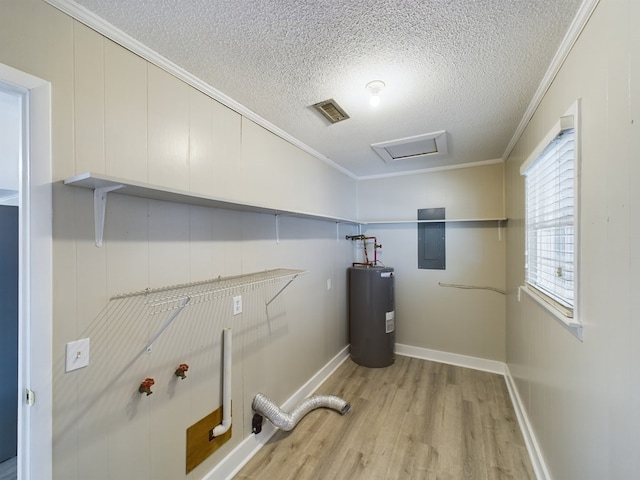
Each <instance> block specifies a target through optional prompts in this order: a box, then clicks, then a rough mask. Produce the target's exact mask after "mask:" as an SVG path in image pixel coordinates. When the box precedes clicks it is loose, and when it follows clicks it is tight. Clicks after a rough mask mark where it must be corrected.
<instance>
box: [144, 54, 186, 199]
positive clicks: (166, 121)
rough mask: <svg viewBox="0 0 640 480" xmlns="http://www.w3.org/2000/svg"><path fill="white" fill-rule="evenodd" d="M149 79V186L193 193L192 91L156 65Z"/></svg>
mask: <svg viewBox="0 0 640 480" xmlns="http://www.w3.org/2000/svg"><path fill="white" fill-rule="evenodd" d="M148 78H149V138H148V153H149V157H148V161H149V183H151V184H153V185H162V186H165V187H170V188H175V189H178V190H185V191H187V190H189V159H188V154H187V152H188V147H189V88H190V87H188V86H187V84H186V83H184V82H183V81H181V80H178V79H177V78H176V77H174V76H173V75H171V74H169V73H167V72H165V71H164V70H161V69H160V68H158V67H156V66H155V65H151V64H149V66H148Z"/></svg>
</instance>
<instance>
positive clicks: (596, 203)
mask: <svg viewBox="0 0 640 480" xmlns="http://www.w3.org/2000/svg"><path fill="white" fill-rule="evenodd" d="M638 18H640V3H639V2H637V1H635V0H601V1H600V3H599V5H598V7H597V8H596V10H595V12H594V14H593V16H592V17H591V19H590V21H589V23H588V24H587V26H586V28H585V29H584V31H583V32H582V34H581V35H580V38H579V39H578V41H577V43H576V44H575V46H574V48H573V50H572V51H571V53H570V55H569V57H568V58H567V60H566V62H565V64H564V65H563V67H562V69H561V70H560V72H559V74H558V75H557V77H556V78H555V80H554V82H553V84H552V86H551V87H550V88H549V90H548V92H547V93H546V95H545V97H544V99H543V101H542V103H541V105H540V106H539V108H538V109H537V111H536V113H535V115H534V117H533V118H532V120H531V121H530V123H529V125H528V126H527V128H526V130H525V132H524V134H523V136H522V137H521V138H520V140H519V142H518V143H517V145H516V148H515V150H514V151H513V153H512V154H511V156H510V158H509V160H508V163H507V215H508V217H509V223H508V225H509V226H508V232H507V285H508V291H509V295H508V300H507V362H508V366H509V369H510V371H511V374H512V375H513V377H514V378H515V383H516V385H517V388H518V391H519V394H520V396H521V397H522V400H523V402H524V407H525V409H526V412H527V415H528V416H529V419H530V421H531V423H532V426H533V429H534V432H535V435H536V437H537V439H538V441H539V443H540V447H541V449H542V454H543V457H544V460H545V461H546V463H547V466H548V469H549V472H550V475H551V478H554V479H562V480H564V479H568V480H569V479H570V480H573V479H580V480H590V479H593V480H601V479H605V478H606V479H631V478H640V458H639V457H638V454H637V447H638V445H639V444H640V414H639V413H638V405H640V377H639V376H638V374H637V367H638V365H640V349H638V342H639V341H640V323H639V322H638V318H639V316H638V311H639V309H640V303H639V300H638V295H637V293H636V292H637V291H638V287H640V283H639V281H638V274H637V272H638V268H637V267H638V264H639V258H638V254H637V253H636V250H637V249H635V246H636V245H638V244H640V230H639V228H638V221H637V219H638V218H640V216H639V213H640V212H639V209H640V196H639V193H638V188H637V186H636V185H635V184H636V182H637V180H638V179H639V178H640V164H639V163H638V158H639V157H640V132H639V131H638V128H639V125H640V123H639V121H640V120H639V119H640V100H639V98H640V97H639V96H638V92H639V91H640V34H639V32H638V28H637V19H638ZM579 98H580V99H582V127H583V128H582V132H581V133H582V135H581V137H582V140H581V142H582V143H581V145H582V170H581V214H580V239H579V241H580V243H581V248H580V252H579V254H580V276H579V288H580V298H579V313H580V317H581V320H582V321H583V323H584V342H580V341H579V340H577V339H576V338H575V337H574V336H572V335H571V334H570V333H569V332H568V331H566V330H565V329H564V328H563V327H562V326H560V325H559V324H558V323H556V321H555V320H554V319H552V318H551V317H550V316H549V315H548V314H547V313H545V311H544V310H542V309H541V308H539V306H538V305H537V304H536V303H535V302H532V301H531V300H530V299H529V298H527V297H526V295H523V296H522V301H521V302H518V300H517V288H518V286H519V285H521V284H522V282H523V278H524V261H523V252H524V227H523V217H524V207H523V205H524V200H523V198H524V186H523V179H522V177H521V176H520V174H519V168H520V165H521V164H522V162H523V161H524V160H525V159H526V158H527V157H528V155H529V154H530V152H531V151H532V150H533V149H534V148H535V146H536V145H537V144H538V142H540V141H541V140H542V138H543V137H544V135H545V134H546V133H547V132H548V131H549V129H550V128H551V127H552V126H553V124H554V123H555V122H556V121H557V120H558V118H559V116H560V115H562V114H563V113H564V112H565V111H566V110H567V109H568V107H569V106H570V105H571V104H572V103H573V102H574V101H575V100H576V99H579Z"/></svg>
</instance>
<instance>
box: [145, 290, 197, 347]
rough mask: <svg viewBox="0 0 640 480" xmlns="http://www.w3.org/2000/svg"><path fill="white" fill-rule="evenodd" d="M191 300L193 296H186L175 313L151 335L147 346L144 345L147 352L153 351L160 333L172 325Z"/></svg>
mask: <svg viewBox="0 0 640 480" xmlns="http://www.w3.org/2000/svg"><path fill="white" fill-rule="evenodd" d="M190 301H191V297H189V296H186V297H184V299H183V300H182V303H181V304H180V306H179V307H178V308H177V310H176V311H175V312H173V314H172V315H171V316H170V317H169V318H168V319H167V321H166V322H164V323H163V324H162V326H161V327H160V328H159V329H158V331H157V332H156V333H154V334H153V337H151V340H149V343H147V346H146V347H144V349H145V351H146V352H147V353H151V349H152V348H153V343H154V342H155V341H156V340H157V339H158V337H159V336H160V335H162V333H163V332H164V331H165V330H166V329H167V327H168V326H169V325H171V323H172V322H173V321H174V320H175V319H176V317H177V316H178V315H180V312H182V310H183V309H184V307H186V306H187V303H189V302H190Z"/></svg>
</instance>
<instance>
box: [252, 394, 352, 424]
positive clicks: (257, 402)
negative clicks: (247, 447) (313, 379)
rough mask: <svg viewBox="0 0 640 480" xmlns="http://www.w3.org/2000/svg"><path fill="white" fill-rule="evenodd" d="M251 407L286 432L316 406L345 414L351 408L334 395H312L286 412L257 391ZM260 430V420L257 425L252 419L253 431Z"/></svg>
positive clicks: (347, 403)
mask: <svg viewBox="0 0 640 480" xmlns="http://www.w3.org/2000/svg"><path fill="white" fill-rule="evenodd" d="M251 407H252V408H253V411H254V412H256V414H257V415H263V416H265V417H267V419H269V421H270V422H271V423H273V424H274V425H275V426H276V427H278V428H279V429H280V430H284V431H285V432H288V431H290V430H293V429H294V428H295V426H296V425H297V424H298V422H299V421H300V420H301V419H302V417H304V416H305V415H306V414H307V413H309V412H311V411H312V410H315V409H316V408H330V409H332V410H335V411H337V412H339V413H340V414H341V415H345V414H346V413H347V412H348V411H349V409H350V408H351V404H350V403H349V402H347V401H346V400H343V399H342V398H340V397H336V396H335V395H313V396H312V397H309V398H307V399H306V400H304V401H303V402H302V403H301V404H300V405H298V406H297V407H296V408H295V409H294V410H293V412H291V413H286V412H283V411H282V410H281V409H280V408H279V407H278V406H277V405H276V404H275V403H273V402H272V401H271V400H270V399H269V398H267V397H266V396H265V395H263V394H261V393H258V394H257V395H256V396H255V398H254V399H253V402H252V404H251ZM261 430H262V422H261V421H260V422H259V425H257V424H256V422H255V421H254V426H253V433H260V431H261Z"/></svg>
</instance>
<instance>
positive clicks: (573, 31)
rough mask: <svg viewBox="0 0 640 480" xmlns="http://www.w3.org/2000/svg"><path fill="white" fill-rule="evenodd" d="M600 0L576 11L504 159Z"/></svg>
mask: <svg viewBox="0 0 640 480" xmlns="http://www.w3.org/2000/svg"><path fill="white" fill-rule="evenodd" d="M599 2H600V0H584V1H583V2H582V5H581V6H580V9H579V10H578V12H577V13H576V16H575V17H574V18H573V22H571V25H570V27H569V30H568V31H567V33H566V34H565V36H564V39H563V40H562V43H561V44H560V47H559V48H558V50H557V52H556V54H555V56H554V57H553V60H551V64H550V65H549V68H548V69H547V72H546V73H545V75H544V77H543V78H542V81H541V82H540V85H539V86H538V89H537V90H536V92H535V93H534V95H533V98H532V99H531V102H530V103H529V106H528V107H527V110H525V112H524V115H523V116H522V119H521V120H520V123H519V124H518V128H516V131H515V133H514V134H513V137H511V141H510V142H509V144H508V145H507V148H506V149H505V151H504V153H503V154H502V158H503V160H507V158H508V157H509V155H510V154H511V152H512V151H513V149H514V148H515V146H516V143H518V140H520V137H521V136H522V134H523V133H524V130H525V128H527V125H528V124H529V122H530V121H531V119H532V118H533V114H534V113H535V112H536V110H537V109H538V107H539V106H540V103H541V102H542V99H543V98H544V96H545V94H546V93H547V90H549V87H551V84H552V83H553V80H554V79H555V78H556V75H557V74H558V72H559V71H560V69H561V68H562V65H563V64H564V62H565V60H566V59H567V56H569V53H570V52H571V49H572V48H573V45H574V44H575V43H576V41H577V40H578V37H579V36H580V33H582V30H583V29H584V27H585V26H586V25H587V22H588V21H589V18H591V15H592V14H593V12H594V10H595V9H596V7H597V6H598V3H599Z"/></svg>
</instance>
